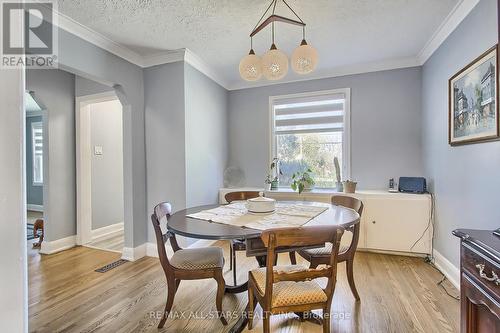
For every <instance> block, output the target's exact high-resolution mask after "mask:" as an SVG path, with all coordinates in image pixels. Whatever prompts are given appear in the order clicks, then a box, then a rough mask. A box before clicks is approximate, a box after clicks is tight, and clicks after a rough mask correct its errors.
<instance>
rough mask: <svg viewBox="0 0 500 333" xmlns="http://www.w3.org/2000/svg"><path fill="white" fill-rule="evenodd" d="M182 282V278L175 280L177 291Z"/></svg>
mask: <svg viewBox="0 0 500 333" xmlns="http://www.w3.org/2000/svg"><path fill="white" fill-rule="evenodd" d="M180 284H181V279H177V280H175V292H177V289H179V285H180Z"/></svg>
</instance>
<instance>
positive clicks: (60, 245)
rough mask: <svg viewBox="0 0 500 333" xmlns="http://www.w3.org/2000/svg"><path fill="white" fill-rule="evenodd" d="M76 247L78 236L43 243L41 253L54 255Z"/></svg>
mask: <svg viewBox="0 0 500 333" xmlns="http://www.w3.org/2000/svg"><path fill="white" fill-rule="evenodd" d="M74 246H76V236H74V235H73V236H69V237H65V238H61V239H57V240H54V241H50V242H48V241H45V240H44V241H43V242H42V248H41V249H40V253H42V254H53V253H57V252H60V251H63V250H67V249H70V248H72V247H74Z"/></svg>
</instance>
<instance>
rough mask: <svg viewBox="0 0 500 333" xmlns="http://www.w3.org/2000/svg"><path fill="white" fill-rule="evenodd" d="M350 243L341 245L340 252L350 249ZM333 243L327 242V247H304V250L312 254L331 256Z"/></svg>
mask: <svg viewBox="0 0 500 333" xmlns="http://www.w3.org/2000/svg"><path fill="white" fill-rule="evenodd" d="M349 246H350V245H340V249H339V253H343V252H345V251H347V250H348V249H349ZM332 248H333V244H332V243H326V244H325V247H320V248H317V249H304V250H302V252H304V253H307V254H308V255H310V256H314V257H316V256H329V255H330V254H331V253H332Z"/></svg>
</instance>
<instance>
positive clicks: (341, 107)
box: [273, 93, 346, 135]
mask: <svg viewBox="0 0 500 333" xmlns="http://www.w3.org/2000/svg"><path fill="white" fill-rule="evenodd" d="M345 99H346V96H345V94H344V93H335V94H328V95H319V96H311V97H306V98H303V97H301V98H286V99H280V100H277V101H275V102H274V104H273V110H274V131H275V134H277V135H279V134H294V133H319V132H342V131H344V117H345Z"/></svg>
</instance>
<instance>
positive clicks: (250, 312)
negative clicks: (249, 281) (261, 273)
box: [247, 285, 255, 330]
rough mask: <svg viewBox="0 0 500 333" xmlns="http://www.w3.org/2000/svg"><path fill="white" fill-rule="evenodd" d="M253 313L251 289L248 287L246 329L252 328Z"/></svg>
mask: <svg viewBox="0 0 500 333" xmlns="http://www.w3.org/2000/svg"><path fill="white" fill-rule="evenodd" d="M254 311H255V305H254V295H253V287H252V286H251V285H249V286H248V313H247V315H248V329H249V330H251V329H252V328H253V312H254Z"/></svg>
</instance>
